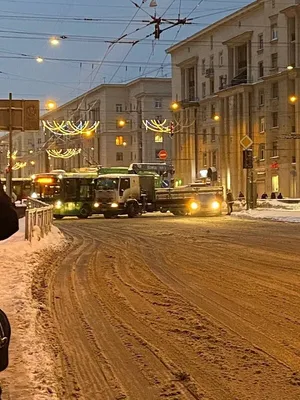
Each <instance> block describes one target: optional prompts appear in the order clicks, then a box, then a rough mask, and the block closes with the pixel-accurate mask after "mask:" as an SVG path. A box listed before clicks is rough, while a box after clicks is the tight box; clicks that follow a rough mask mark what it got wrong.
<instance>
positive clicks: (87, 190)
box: [31, 171, 98, 219]
mask: <svg viewBox="0 0 300 400" xmlns="http://www.w3.org/2000/svg"><path fill="white" fill-rule="evenodd" d="M97 176H98V174H97V173H96V172H90V173H72V172H65V171H55V172H50V173H42V174H37V175H33V177H32V189H31V197H32V198H33V199H38V200H41V201H43V202H45V203H48V204H52V205H53V215H54V218H55V219H62V218H63V217H66V216H76V217H78V218H88V217H89V216H90V215H92V214H97V209H96V208H95V207H94V206H93V204H94V179H95V178H96V177H97Z"/></svg>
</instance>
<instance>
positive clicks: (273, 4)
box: [272, 0, 275, 8]
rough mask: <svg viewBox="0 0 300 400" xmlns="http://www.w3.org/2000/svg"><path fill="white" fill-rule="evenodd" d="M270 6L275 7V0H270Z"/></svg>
mask: <svg viewBox="0 0 300 400" xmlns="http://www.w3.org/2000/svg"><path fill="white" fill-rule="evenodd" d="M272 8H275V0H272Z"/></svg>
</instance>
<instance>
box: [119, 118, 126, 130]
mask: <svg viewBox="0 0 300 400" xmlns="http://www.w3.org/2000/svg"><path fill="white" fill-rule="evenodd" d="M117 124H118V127H119V128H124V126H125V125H126V121H125V120H124V119H119V120H118V122H117Z"/></svg>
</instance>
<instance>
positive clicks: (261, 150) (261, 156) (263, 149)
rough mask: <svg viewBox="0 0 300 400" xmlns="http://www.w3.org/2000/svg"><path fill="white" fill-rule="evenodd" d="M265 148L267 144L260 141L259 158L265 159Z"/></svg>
mask: <svg viewBox="0 0 300 400" xmlns="http://www.w3.org/2000/svg"><path fill="white" fill-rule="evenodd" d="M265 150H266V145H265V144H264V143H260V145H259V146H258V159H259V160H264V159H265Z"/></svg>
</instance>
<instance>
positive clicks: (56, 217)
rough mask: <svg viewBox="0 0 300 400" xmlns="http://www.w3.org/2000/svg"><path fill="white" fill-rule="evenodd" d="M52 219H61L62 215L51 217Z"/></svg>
mask: <svg viewBox="0 0 300 400" xmlns="http://www.w3.org/2000/svg"><path fill="white" fill-rule="evenodd" d="M53 217H54V219H63V217H64V216H63V215H53Z"/></svg>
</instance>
